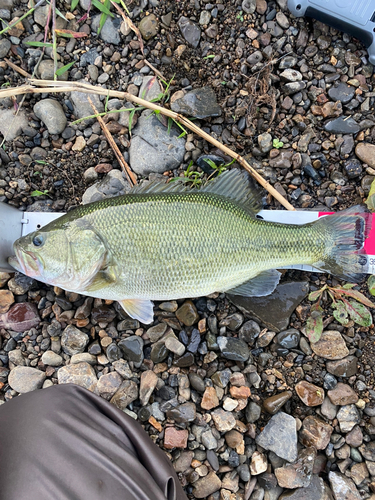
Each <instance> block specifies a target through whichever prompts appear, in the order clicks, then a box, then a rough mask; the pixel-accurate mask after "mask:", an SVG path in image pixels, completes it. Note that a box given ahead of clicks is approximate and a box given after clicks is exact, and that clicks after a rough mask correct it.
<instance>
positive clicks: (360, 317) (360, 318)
mask: <svg viewBox="0 0 375 500" xmlns="http://www.w3.org/2000/svg"><path fill="white" fill-rule="evenodd" d="M344 303H345V307H346V310H347V311H348V313H349V316H350V317H351V318H352V320H353V321H354V322H355V323H357V324H358V325H361V326H371V325H372V316H371V313H370V311H369V310H368V309H367V307H365V306H364V305H362V304H359V303H358V302H355V301H354V300H345V299H344Z"/></svg>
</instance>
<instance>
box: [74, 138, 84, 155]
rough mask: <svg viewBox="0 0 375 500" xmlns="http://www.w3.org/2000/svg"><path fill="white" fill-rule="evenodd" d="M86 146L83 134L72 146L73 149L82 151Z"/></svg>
mask: <svg viewBox="0 0 375 500" xmlns="http://www.w3.org/2000/svg"><path fill="white" fill-rule="evenodd" d="M85 147H86V140H85V138H84V137H82V135H79V136H78V137H77V139H76V140H75V143H74V144H73V146H72V151H78V152H81V151H83V150H84V149H85Z"/></svg>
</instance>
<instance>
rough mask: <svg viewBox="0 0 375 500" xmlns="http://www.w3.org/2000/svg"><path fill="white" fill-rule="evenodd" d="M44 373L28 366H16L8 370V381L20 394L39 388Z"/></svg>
mask: <svg viewBox="0 0 375 500" xmlns="http://www.w3.org/2000/svg"><path fill="white" fill-rule="evenodd" d="M45 378H46V374H45V373H44V372H42V371H40V370H37V369H36V368H32V367H30V366H16V367H15V368H13V370H11V371H10V374H9V377H8V383H9V385H10V387H11V388H12V389H13V390H14V391H16V392H19V393H20V394H24V393H26V392H31V391H35V390H36V389H40V388H41V387H42V385H43V382H44V380H45Z"/></svg>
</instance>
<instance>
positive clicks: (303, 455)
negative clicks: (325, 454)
mask: <svg viewBox="0 0 375 500" xmlns="http://www.w3.org/2000/svg"><path fill="white" fill-rule="evenodd" d="M315 457H316V450H315V448H312V447H310V448H305V449H303V450H301V451H300V453H299V454H298V459H297V461H296V462H295V463H294V464H286V465H285V466H284V467H280V468H278V469H276V470H275V475H276V477H277V482H278V483H279V486H281V487H282V488H288V489H294V488H306V487H307V486H309V484H310V482H311V476H312V472H313V466H314V461H315Z"/></svg>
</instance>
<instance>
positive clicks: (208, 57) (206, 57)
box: [203, 54, 215, 59]
mask: <svg viewBox="0 0 375 500" xmlns="http://www.w3.org/2000/svg"><path fill="white" fill-rule="evenodd" d="M214 57H215V54H210V55H209V56H205V57H204V58H203V59H213V58H214Z"/></svg>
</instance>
